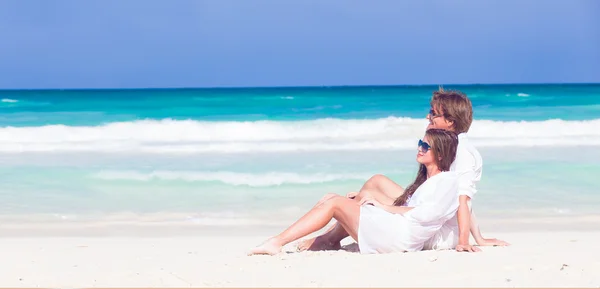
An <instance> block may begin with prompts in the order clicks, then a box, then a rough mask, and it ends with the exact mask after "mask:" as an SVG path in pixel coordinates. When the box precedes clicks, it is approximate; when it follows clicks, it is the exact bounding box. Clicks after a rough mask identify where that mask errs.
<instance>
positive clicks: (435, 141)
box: [394, 129, 458, 206]
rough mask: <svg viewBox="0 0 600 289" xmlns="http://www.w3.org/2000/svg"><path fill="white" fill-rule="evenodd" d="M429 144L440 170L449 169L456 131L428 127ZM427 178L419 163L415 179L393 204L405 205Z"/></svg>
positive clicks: (425, 171) (455, 142) (454, 146)
mask: <svg viewBox="0 0 600 289" xmlns="http://www.w3.org/2000/svg"><path fill="white" fill-rule="evenodd" d="M425 135H426V136H427V139H428V140H429V145H430V146H431V149H430V150H431V152H432V153H433V159H434V160H435V162H436V165H437V166H438V168H439V169H440V171H442V172H445V171H449V170H450V165H452V162H454V159H455V158H456V147H457V146H458V136H457V134H456V133H454V132H452V131H448V130H443V129H428V130H427V132H426V133H425ZM426 180H427V168H426V167H425V165H423V164H420V165H419V171H418V172H417V177H416V178H415V181H414V182H413V183H412V184H410V186H408V187H407V188H406V189H405V190H404V192H403V193H402V195H401V196H400V197H398V198H397V199H396V200H395V201H394V206H405V205H406V202H407V201H408V199H409V198H410V197H412V195H413V194H414V193H415V191H416V190H417V188H419V186H421V185H422V184H423V183H424V182H425V181H426Z"/></svg>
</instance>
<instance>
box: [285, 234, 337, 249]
mask: <svg viewBox="0 0 600 289" xmlns="http://www.w3.org/2000/svg"><path fill="white" fill-rule="evenodd" d="M341 248H342V245H341V244H340V243H339V242H338V243H333V242H329V241H328V240H326V239H325V238H323V236H319V237H316V238H311V239H306V240H304V241H302V242H300V243H299V244H298V247H297V248H296V250H297V251H298V252H302V251H307V250H308V251H328V250H340V249H341Z"/></svg>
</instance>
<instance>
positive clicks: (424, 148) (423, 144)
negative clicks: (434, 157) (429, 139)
mask: <svg viewBox="0 0 600 289" xmlns="http://www.w3.org/2000/svg"><path fill="white" fill-rule="evenodd" d="M418 147H419V148H422V152H423V153H424V154H426V153H427V152H428V151H429V149H431V146H430V145H429V144H428V143H426V142H424V141H423V140H419V146H418Z"/></svg>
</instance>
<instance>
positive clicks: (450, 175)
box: [436, 171, 458, 179]
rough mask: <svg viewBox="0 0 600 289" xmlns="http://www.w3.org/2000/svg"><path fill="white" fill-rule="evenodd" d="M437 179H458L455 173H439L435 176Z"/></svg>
mask: <svg viewBox="0 0 600 289" xmlns="http://www.w3.org/2000/svg"><path fill="white" fill-rule="evenodd" d="M436 176H437V177H438V178H439V179H456V178H458V173H457V172H455V171H446V172H441V173H439V174H437V175H436Z"/></svg>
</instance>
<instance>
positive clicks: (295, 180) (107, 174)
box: [92, 171, 370, 187]
mask: <svg viewBox="0 0 600 289" xmlns="http://www.w3.org/2000/svg"><path fill="white" fill-rule="evenodd" d="M92 177H93V178H96V179H102V180H127V181H143V182H145V181H151V180H163V181H187V182H210V181H215V182H221V183H224V184H228V185H234V186H250V187H269V186H279V185H283V184H315V183H325V182H332V181H343V180H362V181H364V180H367V179H368V178H369V177H370V175H369V174H325V173H323V174H298V173H285V172H270V173H262V174H250V173H236V172H194V171H153V172H148V173H144V172H138V171H102V172H99V173H96V174H94V175H92Z"/></svg>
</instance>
